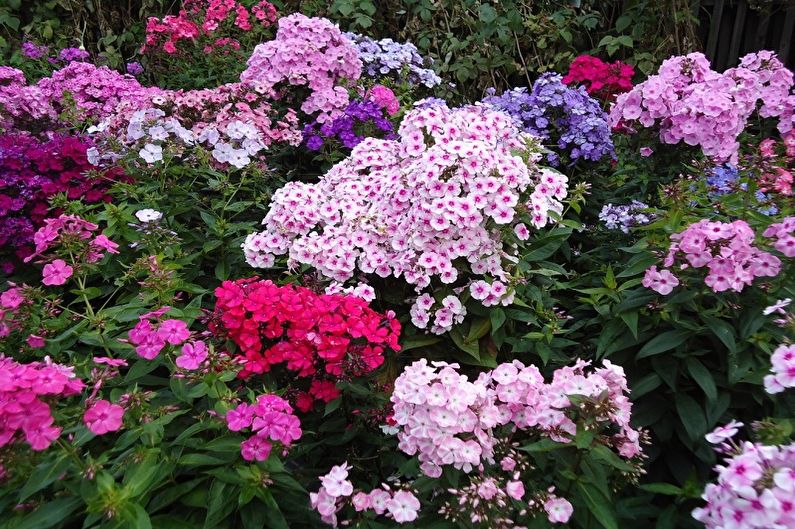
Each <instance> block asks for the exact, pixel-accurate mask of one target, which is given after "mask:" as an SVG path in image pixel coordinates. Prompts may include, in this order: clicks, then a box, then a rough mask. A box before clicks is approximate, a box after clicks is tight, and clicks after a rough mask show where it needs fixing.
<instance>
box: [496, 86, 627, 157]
mask: <svg viewBox="0 0 795 529" xmlns="http://www.w3.org/2000/svg"><path fill="white" fill-rule="evenodd" d="M492 94H493V91H492ZM483 101H484V102H485V103H486V104H488V105H490V106H492V107H494V108H496V109H499V110H502V111H503V112H506V113H507V114H509V115H510V116H511V117H512V118H513V119H514V120H516V122H517V124H518V125H519V126H520V127H521V128H522V129H523V130H524V131H525V132H528V133H530V134H532V135H534V136H538V137H539V138H542V139H543V140H544V141H545V143H549V147H550V148H551V149H554V150H555V152H551V153H549V154H547V160H548V161H549V163H550V164H552V165H554V166H557V165H560V164H561V155H565V157H566V158H568V160H570V161H571V162H572V163H574V162H577V161H578V160H581V159H582V160H588V161H592V162H596V161H599V160H602V159H605V158H612V157H614V156H615V154H614V152H613V140H612V138H611V137H610V127H608V125H607V114H606V113H605V112H604V110H602V107H601V106H599V102H598V101H596V100H595V99H593V98H592V97H590V96H589V95H588V93H587V92H586V91H585V88H583V87H581V86H580V87H569V86H566V85H565V84H564V83H563V80H562V77H561V76H560V75H559V74H556V73H546V74H543V75H542V76H541V77H539V78H538V79H537V80H536V82H535V83H533V88H532V89H531V90H530V91H529V92H528V90H527V88H525V87H519V88H514V89H512V90H509V91H507V92H505V93H503V94H502V95H500V96H495V95H491V96H489V97H486V98H485V99H484V100H483Z"/></svg>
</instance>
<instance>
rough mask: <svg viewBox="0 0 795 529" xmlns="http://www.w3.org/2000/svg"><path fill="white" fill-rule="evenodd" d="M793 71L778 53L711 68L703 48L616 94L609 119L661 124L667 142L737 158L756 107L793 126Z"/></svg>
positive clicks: (784, 128) (781, 125)
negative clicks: (722, 68) (720, 68)
mask: <svg viewBox="0 0 795 529" xmlns="http://www.w3.org/2000/svg"><path fill="white" fill-rule="evenodd" d="M792 87H793V75H792V72H791V71H789V70H788V69H787V68H786V67H785V66H784V65H783V63H781V61H779V60H778V58H777V57H776V55H775V54H774V53H772V52H769V51H760V52H758V53H752V54H749V55H746V56H745V57H743V58H742V59H741V60H740V65H739V66H738V67H737V68H731V69H729V70H727V71H725V72H724V73H722V74H721V73H718V72H715V71H713V70H712V69H710V64H709V61H708V60H707V58H706V57H705V56H704V55H703V54H702V53H691V54H689V55H686V56H677V57H671V58H670V59H667V60H666V61H664V62H663V64H662V66H660V69H659V71H658V73H657V74H656V75H652V76H650V77H649V78H648V79H647V80H646V81H644V82H643V83H640V84H639V85H636V86H635V87H634V88H633V89H632V90H631V91H629V92H626V93H624V94H621V95H619V96H618V98H617V100H616V104H615V105H614V106H613V108H612V109H611V111H610V120H609V121H610V124H611V125H612V126H614V127H623V128H628V129H631V128H632V127H634V126H636V125H640V126H642V127H653V126H656V127H658V128H659V135H660V140H661V141H662V142H663V143H668V144H677V143H679V142H682V141H684V142H685V143H687V144H688V145H698V146H700V148H701V150H702V151H703V153H704V154H705V155H707V156H710V157H713V158H715V159H716V160H717V161H721V162H722V161H726V160H731V161H733V162H734V161H736V158H737V152H738V149H739V143H738V141H737V138H738V136H739V135H740V133H741V132H742V131H743V130H744V129H745V128H746V125H747V123H748V121H749V119H750V118H751V117H752V115H753V114H754V112H757V113H758V115H759V116H760V117H763V118H778V130H779V131H780V132H781V133H782V134H785V133H787V132H789V131H790V130H792V128H793V119H794V118H793V108H795V93H793V91H792Z"/></svg>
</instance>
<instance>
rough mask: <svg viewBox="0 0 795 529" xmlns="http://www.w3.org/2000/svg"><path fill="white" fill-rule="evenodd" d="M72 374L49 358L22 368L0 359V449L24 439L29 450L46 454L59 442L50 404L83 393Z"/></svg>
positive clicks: (16, 363) (17, 364) (7, 360)
mask: <svg viewBox="0 0 795 529" xmlns="http://www.w3.org/2000/svg"><path fill="white" fill-rule="evenodd" d="M73 370H74V368H73V367H66V366H63V365H60V364H55V363H53V362H51V361H50V360H49V358H47V359H45V361H43V362H31V363H27V364H21V363H18V362H15V361H14V360H12V359H11V358H6V357H4V356H0V448H2V447H5V446H8V445H11V444H14V443H18V442H21V441H22V439H23V438H24V440H25V442H26V443H27V444H28V445H29V446H30V448H31V449H32V450H45V449H46V448H47V447H49V446H50V444H52V442H53V441H55V440H56V439H57V438H58V436H59V435H60V434H61V428H60V427H59V426H55V425H54V422H55V419H54V418H53V416H52V410H51V409H50V404H49V402H50V401H55V400H57V399H58V398H63V397H70V396H72V395H78V394H80V393H81V392H82V391H83V388H84V385H83V382H82V381H81V380H80V379H79V378H77V376H75V374H74V372H73Z"/></svg>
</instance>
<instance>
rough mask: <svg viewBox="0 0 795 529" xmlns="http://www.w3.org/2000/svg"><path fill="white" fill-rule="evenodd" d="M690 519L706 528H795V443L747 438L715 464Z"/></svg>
mask: <svg viewBox="0 0 795 529" xmlns="http://www.w3.org/2000/svg"><path fill="white" fill-rule="evenodd" d="M715 471H716V472H717V473H718V479H717V480H716V482H715V483H710V484H709V485H707V487H706V489H705V490H704V494H703V495H702V496H701V497H702V498H703V499H704V501H706V505H705V506H704V507H699V508H697V509H695V510H694V511H693V518H695V519H696V520H698V521H699V522H701V523H703V524H704V525H705V526H706V528H707V529H725V528H729V527H731V528H737V529H771V528H782V529H784V528H790V527H795V444H789V445H784V446H764V445H761V444H755V443H751V442H749V441H746V442H744V443H742V444H741V445H739V446H737V447H736V450H734V452H733V453H732V454H729V456H727V458H726V460H725V462H724V464H722V465H717V466H716V467H715Z"/></svg>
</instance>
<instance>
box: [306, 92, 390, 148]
mask: <svg viewBox="0 0 795 529" xmlns="http://www.w3.org/2000/svg"><path fill="white" fill-rule="evenodd" d="M357 131H359V132H361V133H359V132H357ZM367 137H382V138H385V139H389V140H392V139H395V138H396V137H397V136H396V135H395V133H394V128H393V126H392V122H391V121H389V119H387V118H386V116H384V110H383V108H382V107H381V106H379V105H378V103H376V102H375V101H372V100H370V99H355V100H353V101H351V102H350V103H348V106H347V107H346V108H345V111H344V112H343V114H342V115H341V116H338V117H336V118H334V120H333V121H326V122H325V123H322V124H321V123H318V122H317V121H315V122H313V123H310V124H307V125H306V126H304V141H305V142H306V146H307V148H309V149H310V150H312V151H318V150H320V148H321V147H322V146H323V140H324V139H325V140H337V141H339V142H340V143H342V145H343V146H344V147H345V148H347V149H353V148H354V147H356V146H357V145H359V144H360V143H361V142H362V141H364V139H365V138H367Z"/></svg>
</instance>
